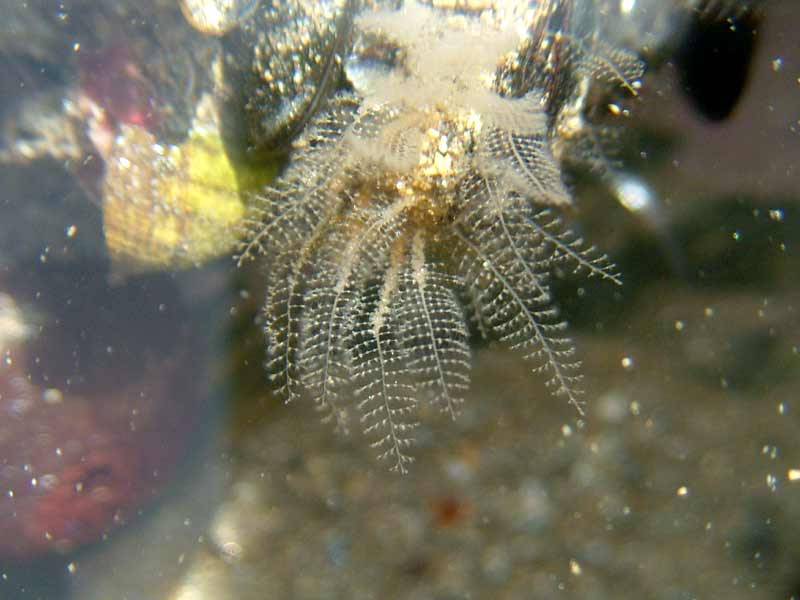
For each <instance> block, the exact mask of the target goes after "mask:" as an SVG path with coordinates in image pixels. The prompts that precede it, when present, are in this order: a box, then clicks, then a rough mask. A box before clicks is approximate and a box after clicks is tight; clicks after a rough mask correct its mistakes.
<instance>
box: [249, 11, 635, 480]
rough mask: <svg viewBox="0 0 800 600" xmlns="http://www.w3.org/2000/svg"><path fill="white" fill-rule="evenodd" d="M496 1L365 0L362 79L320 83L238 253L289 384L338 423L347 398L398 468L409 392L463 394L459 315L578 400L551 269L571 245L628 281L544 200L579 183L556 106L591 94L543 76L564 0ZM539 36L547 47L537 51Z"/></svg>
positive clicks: (273, 364)
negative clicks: (346, 85) (263, 259)
mask: <svg viewBox="0 0 800 600" xmlns="http://www.w3.org/2000/svg"><path fill="white" fill-rule="evenodd" d="M451 4H453V3H451ZM454 4H456V5H458V4H469V5H472V4H475V3H474V2H472V3H459V2H455V3H454ZM478 4H481V5H484V4H485V5H491V4H492V3H489V2H482V3H478ZM499 4H500V6H487V7H484V6H477V7H467V6H465V7H463V8H462V9H460V10H455V9H451V10H441V9H438V8H434V7H431V6H427V5H423V4H420V3H418V2H406V3H404V5H403V6H402V7H401V8H399V9H386V10H371V9H364V11H363V12H362V14H361V15H360V16H358V18H357V19H356V22H355V25H356V27H355V29H356V32H357V37H356V39H355V41H354V50H353V55H352V56H351V57H349V59H348V61H347V64H346V67H345V68H346V73H347V75H348V77H349V80H350V82H351V84H352V88H353V89H352V91H348V92H342V93H340V94H339V95H337V96H334V97H333V98H331V99H330V100H329V102H328V104H327V107H326V108H325V110H323V111H322V112H321V113H320V114H319V115H318V116H317V117H316V118H315V119H314V120H313V121H312V123H311V124H310V125H309V127H308V128H307V129H306V131H305V132H304V134H303V135H302V136H301V138H300V139H299V140H297V142H296V143H295V147H294V151H293V154H292V157H291V162H290V165H289V167H288V168H287V170H286V171H285V173H284V174H283V176H282V177H281V179H280V180H279V181H278V183H277V184H276V185H275V186H274V187H273V188H270V189H268V190H266V191H265V192H264V194H263V195H262V196H261V197H259V198H258V199H257V201H256V202H255V208H254V210H253V212H252V214H251V220H250V229H249V235H248V239H249V242H248V244H247V245H246V246H245V248H244V251H243V253H242V256H243V257H244V256H249V255H251V254H255V253H258V252H262V253H265V254H267V255H268V256H269V257H270V265H269V271H268V278H269V290H270V291H269V297H268V299H267V302H266V316H267V335H268V349H269V355H270V368H271V370H272V372H273V374H274V377H275V378H276V380H278V381H279V382H280V385H281V389H282V391H283V392H284V393H285V394H286V395H287V396H288V397H289V398H292V397H296V396H301V395H305V394H308V395H310V396H311V397H312V398H313V399H314V400H315V402H316V403H317V405H318V407H319V408H320V410H321V411H323V412H324V413H325V414H326V415H327V416H328V417H330V418H332V419H333V420H335V422H336V423H337V425H338V426H339V428H341V429H343V430H346V429H347V426H348V415H349V412H350V410H351V407H352V406H354V407H356V408H357V409H358V412H359V413H360V422H361V423H362V426H363V428H364V430H365V431H366V433H367V434H368V435H369V436H371V437H372V439H373V440H374V446H375V447H376V448H378V450H379V452H380V455H381V457H382V458H385V459H387V460H389V461H391V464H392V467H393V468H395V469H397V470H399V471H401V472H404V471H405V470H406V468H407V464H408V463H409V462H411V460H412V457H411V456H410V455H409V454H408V450H407V449H408V447H409V446H410V444H411V443H412V434H413V429H414V426H415V423H416V421H415V413H416V408H417V403H418V402H419V401H422V400H425V401H430V402H433V403H435V404H437V405H438V406H439V407H440V408H441V409H442V410H443V411H444V412H446V413H448V414H450V415H452V416H453V417H455V416H456V414H457V413H458V409H459V404H460V403H461V401H462V395H463V392H464V390H465V389H466V388H467V386H468V384H469V371H470V346H469V343H468V334H467V320H468V315H469V318H470V319H474V320H475V322H476V323H477V326H478V327H479V328H480V329H481V331H483V332H485V333H487V334H489V335H492V336H494V337H496V338H498V339H499V340H501V341H502V342H504V343H506V344H508V345H509V346H510V347H512V348H515V349H519V350H521V351H522V352H523V353H524V356H525V357H526V358H528V359H530V360H531V361H532V363H533V365H534V370H535V371H536V372H540V373H542V374H543V375H544V376H545V377H546V379H547V384H548V386H549V387H550V388H551V389H552V391H553V393H554V394H556V395H558V396H563V397H566V398H567V399H568V400H569V401H570V402H571V403H572V404H574V406H575V407H576V408H577V409H578V410H579V411H580V410H581V408H580V403H579V400H578V396H579V390H578V388H577V383H578V381H579V378H580V376H579V374H578V373H577V372H576V369H577V368H578V366H579V365H578V362H577V360H576V359H575V358H574V356H573V355H574V348H573V345H572V343H571V341H570V340H569V339H568V338H567V337H565V335H564V333H563V331H564V328H565V323H564V322H563V321H562V320H560V319H559V317H558V314H557V311H556V310H555V309H554V308H553V307H552V305H551V299H550V289H549V283H548V277H549V272H550V270H551V268H552V267H553V265H554V264H555V263H557V262H564V261H567V262H571V263H573V265H574V266H575V267H576V268H582V269H585V270H587V271H588V272H589V273H591V274H597V275H600V276H602V277H606V278H609V279H612V280H614V281H617V279H616V276H615V275H614V274H613V271H612V270H611V269H610V267H609V265H608V263H607V262H606V261H605V260H604V259H603V257H595V256H593V255H592V254H591V253H590V252H589V250H588V249H584V248H583V245H582V242H581V241H580V240H576V239H574V237H573V236H571V235H570V234H569V233H568V232H567V233H565V232H563V231H562V228H561V227H560V223H559V221H558V219H557V217H556V216H555V215H554V214H553V210H554V209H555V208H556V207H559V206H564V205H568V204H570V202H571V200H570V196H569V194H568V192H567V189H566V188H565V186H564V184H563V182H562V178H561V171H560V168H559V164H558V163H557V161H556V160H555V159H554V157H553V153H552V151H551V147H552V141H553V137H554V135H556V133H557V130H558V124H559V123H564V122H566V117H564V115H562V114H560V113H559V112H558V110H561V112H563V113H564V114H567V112H568V111H569V115H568V117H569V118H571V119H574V118H575V114H577V109H576V106H577V107H580V104H581V98H580V97H578V96H577V94H578V93H579V92H578V91H575V92H574V93H572V94H571V96H573V97H572V98H570V100H571V102H568V103H567V102H565V103H562V104H561V105H560V106H563V109H558V110H553V109H552V107H553V106H556V103H555V102H553V101H552V98H553V91H552V90H551V89H548V88H547V86H542V85H541V83H542V82H545V83H547V82H548V81H550V80H551V79H552V77H555V76H557V75H558V76H560V75H561V74H560V73H558V72H557V69H558V67H559V65H558V64H555V65H554V64H553V60H554V58H553V52H552V50H553V48H557V49H558V50H559V52H566V51H567V50H569V48H570V43H571V42H570V39H571V38H570V35H571V34H570V33H569V32H568V31H555V30H553V31H551V30H549V29H548V26H547V22H548V20H551V19H554V18H555V16H558V17H559V18H563V15H561V13H560V12H559V11H560V10H561V8H562V4H563V3H560V2H556V3H554V2H545V3H535V4H534V3H531V4H529V3H525V2H504V3H499ZM568 16H569V15H567V17H568ZM537 31H538V32H539V33H538V35H535V34H534V32H537ZM565 40H566V41H565ZM574 41H575V43H576V44H580V45H581V47H580V48H579V50H581V52H577V51H576V53H575V56H581V55H582V54H585V53H582V51H583V50H584V49H585V48H584V47H585V46H586V45H587V43H588V42H587V41H586V40H578V39H575V40H574ZM532 44H535V45H536V47H535V48H533V49H532V48H531V45H532ZM536 50H541V56H542V57H543V60H542V61H541V64H530V63H531V59H530V56H531V53H532V52H534V51H536ZM593 58H596V57H593ZM602 62H604V61H601V63H602ZM576 65H577V66H576ZM579 67H580V64H579V63H578V62H575V61H573V63H570V64H569V66H567V64H566V63H565V65H564V66H563V68H565V69H566V68H570V69H572V71H571V72H572V73H573V75H574V78H575V79H579V78H581V77H583V78H586V77H592V76H593V74H594V73H595V72H600V71H601V70H603V69H595V70H593V67H591V66H585V67H584V68H583V71H581V69H580V68H579ZM525 69H530V71H531V73H532V75H531V76H530V77H522V76H519V73H520V72H522V71H521V70H523V71H524V70H525ZM548 69H550V70H553V75H552V77H550V76H549V75H548V73H547V71H548ZM603 72H605V70H603ZM504 77H505V80H506V81H507V80H514V81H516V80H519V81H521V82H522V83H518V84H515V85H514V86H513V88H514V89H510V88H509V86H508V85H506V84H504V83H502V82H501V79H502V78H504ZM548 77H550V79H548ZM624 80H625V77H623V78H622V81H624ZM563 85H567V84H566V83H565V84H563ZM570 85H572V84H570ZM573 87H574V88H575V90H580V89H585V88H586V87H587V86H585V85H584V86H579V85H575V86H573ZM511 92H513V93H511ZM548 110H549V112H548ZM351 398H354V401H352V402H351V401H350V399H351Z"/></svg>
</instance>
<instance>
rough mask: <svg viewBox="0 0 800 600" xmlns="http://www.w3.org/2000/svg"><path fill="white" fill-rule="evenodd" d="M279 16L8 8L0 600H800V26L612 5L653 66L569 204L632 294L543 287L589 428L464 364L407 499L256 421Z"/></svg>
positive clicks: (561, 281)
mask: <svg viewBox="0 0 800 600" xmlns="http://www.w3.org/2000/svg"><path fill="white" fill-rule="evenodd" d="M210 5H213V6H214V7H217V9H212V8H209V6H210ZM269 6H270V3H268V2H262V3H259V2H258V1H255V0H251V1H235V0H234V1H231V2H227V3H226V2H203V1H202V0H200V1H192V0H185V1H183V2H178V1H177V0H146V1H145V2H136V3H133V2H96V1H89V0H85V1H84V0H73V1H72V2H69V3H67V2H65V3H57V4H54V3H50V2H46V1H45V0H41V1H33V2H27V3H23V2H19V3H11V5H9V6H6V7H5V8H4V9H3V12H4V14H3V17H2V23H0V65H2V68H0V127H2V130H1V131H0V136H2V137H0V597H2V598H10V599H16V598H20V599H35V598H42V599H58V600H61V599H64V600H74V599H81V600H93V599H98V600H99V599H101V598H102V599H106V598H126V599H128V600H135V599H136V600H138V599H154V600H155V599H157V600H161V599H170V600H190V599H191V600H195V599H200V598H214V599H215V600H224V599H229V598H230V599H239V598H241V599H245V600H246V599H249V598H281V599H288V598H292V599H294V598H297V599H312V598H313V599H322V598H347V599H348V600H357V599H362V598H363V599H367V598H410V599H415V600H416V599H419V600H423V599H431V600H433V599H436V600H438V599H456V598H472V599H477V598H493V599H495V598H497V599H506V598H507V599H517V598H519V599H523V598H524V599H529V598H551V597H552V598H556V597H558V598H581V599H583V598H588V599H605V598H613V599H621V598H659V599H661V598H663V599H669V600H672V599H674V600H678V599H680V600H683V599H689V598H723V597H724V598H732V599H736V598H749V599H752V598H759V599H762V598H763V599H776V600H780V599H788V598H800V435H798V426H800V405H799V404H798V402H800V401H799V400H798V397H800V394H798V392H800V276H799V274H800V258H798V244H799V243H800V166H799V165H800V46H798V41H797V33H796V32H797V31H798V30H800V5H798V4H797V3H796V2H794V1H793V0H768V1H767V2H764V3H752V4H749V5H744V4H743V3H741V2H705V3H691V2H688V3H681V2H674V3H671V4H670V3H661V2H656V1H655V0H641V1H640V2H638V3H637V2H630V1H623V2H621V3H616V2H613V3H612V2H608V3H605V4H604V6H607V7H609V11H608V13H609V16H608V17H607V18H608V22H606V23H605V25H604V28H605V34H606V35H609V36H613V37H614V38H615V39H616V40H617V41H618V42H619V43H624V44H626V45H629V46H631V47H635V48H636V49H637V51H638V52H639V53H640V54H641V55H642V56H643V58H644V59H645V61H646V63H647V66H648V68H647V72H646V74H645V75H644V77H643V80H642V87H641V91H640V93H639V95H638V96H637V97H635V98H631V99H628V100H627V101H626V102H625V107H626V113H625V114H626V115H628V116H625V117H624V119H623V121H622V124H621V126H620V127H619V129H620V137H619V142H618V144H617V148H616V152H615V161H616V163H615V164H618V168H616V169H615V170H614V172H613V176H612V177H608V178H606V179H605V180H604V181H603V182H602V183H601V182H598V181H597V178H596V177H591V176H587V175H586V174H584V173H580V172H574V173H573V172H570V173H568V174H567V176H568V179H569V181H570V184H571V186H572V188H573V189H574V190H575V194H576V206H577V210H576V211H575V215H574V223H573V226H574V227H575V228H576V229H577V230H579V232H580V233H581V235H583V236H584V237H585V238H586V239H587V240H589V241H590V242H591V243H593V244H595V245H596V246H598V247H599V248H600V249H601V250H602V251H603V252H605V253H607V254H608V256H609V257H610V258H611V259H612V260H613V261H614V262H615V263H616V265H617V266H618V270H619V272H620V273H621V274H622V277H623V280H624V285H623V286H622V287H617V286H613V285H609V284H607V283H605V282H603V281H595V280H592V279H589V280H586V279H585V278H578V277H573V276H570V275H569V274H560V275H559V277H558V278H557V281H556V285H555V288H556V294H555V295H556V299H557V301H558V304H559V305H560V307H561V309H562V311H563V313H564V316H565V317H566V319H567V320H568V321H569V322H570V325H571V331H572V335H573V336H574V338H575V341H576V345H577V347H578V350H579V353H580V356H581V358H582V360H583V363H584V374H585V389H586V390H587V394H586V400H587V403H588V406H587V414H586V415H585V417H584V418H582V419H578V418H577V415H576V414H575V411H574V410H573V408H572V407H570V406H569V405H567V404H566V403H563V402H559V401H558V400H556V399H554V398H552V397H551V396H550V395H549V394H548V393H547V391H546V390H545V389H544V386H543V385H542V382H541V381H539V379H538V378H537V377H535V376H533V375H532V374H531V372H530V368H529V365H526V364H525V363H524V362H523V361H522V359H521V358H520V357H519V356H517V355H515V354H513V353H509V352H506V351H504V350H503V349H501V348H500V347H498V346H496V345H495V344H492V343H484V342H478V341H476V346H475V355H474V372H473V384H472V389H471V390H470V392H469V393H468V395H467V397H466V402H465V408H464V414H463V415H462V416H461V417H460V419H459V420H457V421H455V422H450V421H448V420H446V419H443V418H438V417H436V416H435V415H430V416H426V415H423V416H424V418H423V425H422V428H421V431H420V434H419V436H418V439H419V444H418V447H417V448H416V449H415V455H416V457H417V460H416V463H415V464H414V465H413V469H412V470H411V473H410V474H409V475H407V476H403V477H401V476H397V475H396V474H394V473H389V472H387V471H386V470H385V468H384V467H383V465H381V464H379V463H377V462H376V461H375V460H374V458H373V456H372V452H371V451H370V448H369V447H368V444H366V443H365V442H364V440H362V439H359V436H357V435H356V436H352V437H341V436H338V435H336V434H335V433H334V432H333V431H331V428H330V427H327V426H326V425H324V424H320V423H319V419H318V416H317V415H316V413H315V412H314V410H313V407H312V406H309V405H304V404H303V403H294V404H291V405H288V406H287V405H284V404H282V402H281V401H279V400H277V399H275V398H274V397H273V396H272V395H271V393H270V384H269V381H268V378H267V375H266V373H265V372H264V369H263V367H262V362H263V337H262V330H261V328H262V326H261V323H260V312H259V308H260V305H261V303H262V298H263V290H262V289H261V288H260V281H261V279H262V277H261V275H260V273H261V269H264V268H268V265H265V264H257V265H251V266H247V267H245V268H242V269H237V268H236V267H235V264H234V262H233V261H232V260H231V255H232V254H233V251H234V246H235V244H236V235H237V233H236V232H237V227H236V226H237V222H238V220H239V219H240V218H241V216H242V214H243V211H244V207H243V200H242V199H243V198H244V197H246V194H247V192H248V190H253V189H258V187H259V186H261V185H263V184H264V182H266V181H268V180H269V179H270V177H272V175H273V174H274V172H275V168H276V164H275V163H276V161H275V160H274V159H272V158H270V159H269V160H265V159H264V157H263V156H262V154H263V153H262V152H261V150H260V149H259V148H258V144H252V146H255V147H256V151H255V152H248V151H242V152H240V153H238V154H237V152H236V151H232V150H231V148H241V145H237V142H240V141H241V138H242V137H243V136H244V137H248V136H249V135H251V131H250V130H246V129H244V130H243V126H242V125H241V121H236V120H235V119H232V118H231V117H230V116H229V113H226V112H224V111H221V110H220V108H219V103H214V102H209V98H212V97H213V98H214V99H217V100H218V99H219V98H220V96H221V97H222V100H223V102H222V103H221V104H222V105H226V103H227V106H228V107H230V106H238V107H239V108H240V109H241V107H242V106H243V104H242V100H241V98H240V96H241V94H242V93H243V92H241V89H247V85H251V84H252V82H248V81H242V80H241V79H236V78H235V77H232V76H231V74H230V73H231V72H232V70H235V68H236V67H237V66H238V63H237V61H238V60H244V59H242V58H241V56H242V54H241V53H242V47H245V48H249V46H248V45H247V44H248V43H249V42H248V40H249V39H250V38H249V37H248V36H250V35H253V34H252V32H251V31H250V30H248V26H247V25H245V24H246V23H248V22H249V21H248V19H251V18H252V17H253V15H254V14H257V11H259V10H267V9H268V8H269ZM220 7H221V8H220ZM265 7H267V8H265ZM612 8H613V10H612ZM223 9H224V10H223ZM276 11H277V9H276ZM226 65H227V66H226ZM231 65H233V67H231ZM234 83H236V86H238V85H239V84H241V85H243V86H245V87H244V88H241V89H240V88H238V87H236V86H234V85H233V84H234ZM252 85H255V84H252ZM220 90H222V91H221V92H220ZM245 103H246V101H245ZM233 112H234V113H235V111H233ZM245 112H246V111H245ZM240 116H241V115H240ZM245 122H246V119H245ZM270 122H271V121H270ZM278 129H280V128H278ZM279 134H280V135H283V134H285V132H281V131H279V132H278V133H275V132H274V131H272V130H270V131H267V132H266V133H264V137H265V139H266V138H269V139H272V138H271V137H270V136H272V135H275V136H277V135H279ZM248 143H249V141H248ZM248 147H251V146H248ZM428 417H429V418H428Z"/></svg>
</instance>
